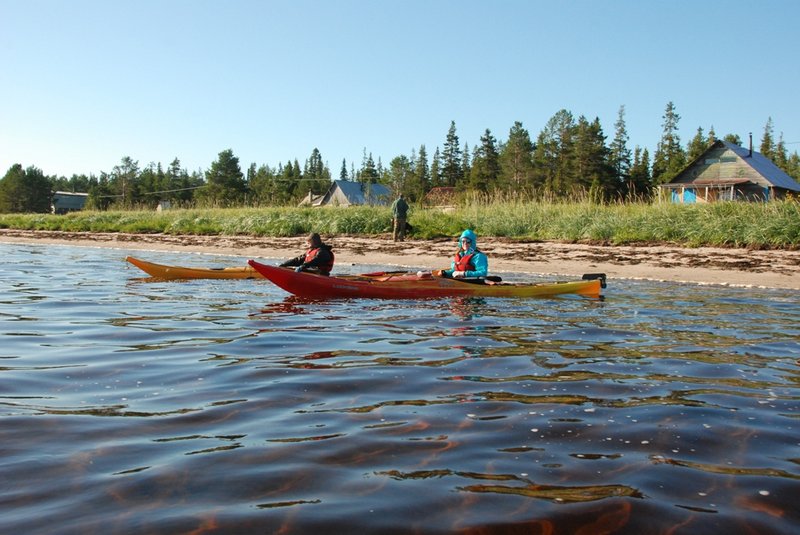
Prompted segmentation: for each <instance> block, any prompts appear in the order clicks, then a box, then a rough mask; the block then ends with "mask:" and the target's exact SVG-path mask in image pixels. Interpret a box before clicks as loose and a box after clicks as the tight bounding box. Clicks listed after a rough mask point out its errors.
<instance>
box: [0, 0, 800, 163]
mask: <svg viewBox="0 0 800 535" xmlns="http://www.w3.org/2000/svg"><path fill="white" fill-rule="evenodd" d="M798 21H800V1H796V0H762V1H761V2H752V0H725V1H719V0H708V1H704V2H697V1H696V0H672V1H669V2H665V1H657V0H652V1H650V0H604V1H600V0H547V1H544V0H497V1H483V0H482V1H476V0H369V1H368V0H286V1H277V0H258V1H257V0H225V1H222V0H135V1H134V0H130V1H128V0H0V176H2V175H4V174H5V172H6V171H7V170H8V169H9V168H10V167H11V166H12V165H14V164H17V163H18V164H21V165H22V166H23V167H25V168H27V167H29V166H35V167H37V168H39V169H41V170H42V171H43V172H44V173H45V174H46V175H57V176H64V177H67V178H69V177H70V176H72V175H73V174H86V175H91V174H94V175H99V174H100V173H101V172H111V171H112V170H113V168H114V166H116V165H119V164H120V163H121V160H122V159H123V158H124V157H130V158H132V159H133V160H134V161H137V162H138V163H139V166H140V167H146V166H147V165H149V164H150V163H156V164H157V163H161V164H162V166H163V167H164V168H166V167H167V166H169V164H170V163H171V162H172V161H173V160H174V159H175V158H177V159H179V160H180V164H181V168H183V169H187V170H188V171H189V172H193V171H204V170H207V169H208V168H209V167H210V166H211V164H212V163H213V162H214V161H215V160H217V158H218V156H219V153H220V152H222V151H225V150H228V149H230V150H232V151H233V154H234V156H236V157H237V158H239V162H240V166H241V168H242V170H243V171H246V169H247V168H248V167H249V166H250V164H252V163H255V164H256V165H257V166H261V165H264V164H266V165H269V166H270V167H273V168H274V167H277V166H278V165H279V164H285V163H286V162H289V161H294V160H295V159H296V160H297V161H298V162H300V164H301V165H303V163H304V162H305V161H306V159H308V158H309V157H310V155H311V153H312V151H313V149H314V148H317V149H318V150H319V151H320V153H321V155H322V159H323V161H325V162H326V163H327V164H328V166H329V167H330V169H331V173H332V174H333V176H334V177H338V176H339V170H340V169H341V166H342V160H343V159H344V160H346V162H347V167H348V169H349V168H350V165H351V164H354V165H355V167H356V169H358V168H359V167H360V165H361V162H362V159H363V156H364V154H365V152H366V154H371V155H372V157H373V159H374V160H375V161H376V162H377V161H378V160H379V159H380V161H381V163H382V164H383V165H384V166H385V167H388V165H389V163H390V162H391V160H392V159H393V158H395V157H397V156H400V155H406V156H409V157H410V156H411V155H412V152H413V151H418V150H419V147H420V146H421V145H425V147H426V150H427V152H428V157H429V161H430V157H431V156H432V155H433V153H434V151H435V149H436V148H437V147H439V148H440V149H441V147H442V146H443V145H444V141H445V138H446V136H447V132H448V130H449V128H450V124H451V121H454V122H455V125H456V134H457V135H458V137H459V140H460V144H461V146H462V147H463V145H464V143H466V144H468V145H469V147H470V148H472V147H474V146H475V145H477V144H479V143H480V137H481V136H482V135H483V134H484V132H485V131H486V129H489V130H490V131H491V133H492V135H493V136H494V137H495V138H496V139H497V140H498V142H503V141H505V140H506V139H507V138H508V133H509V130H510V129H511V127H512V126H513V125H514V122H515V121H519V122H521V123H522V125H523V127H525V128H526V129H527V130H528V132H529V133H530V135H531V138H532V139H534V140H535V138H536V136H537V135H538V134H539V132H540V131H541V130H542V129H543V128H544V126H545V124H546V123H547V121H548V120H549V119H550V118H551V117H553V115H555V114H556V113H557V112H558V111H559V110H562V109H565V110H567V111H569V112H571V113H572V114H573V116H574V117H575V118H576V119H577V118H578V117H580V116H585V117H586V118H587V119H589V120H590V121H591V120H594V118H599V120H600V124H601V126H602V127H603V131H604V133H605V135H606V136H607V138H608V142H609V143H610V141H611V140H612V139H613V137H614V132H615V126H614V124H615V122H616V121H617V117H618V113H619V111H620V107H621V106H624V113H625V115H624V118H625V124H626V128H627V133H628V136H629V139H628V147H629V148H631V149H633V148H634V147H635V146H640V147H642V148H647V149H648V150H649V151H650V154H651V158H652V154H653V152H654V151H655V148H656V146H657V144H658V141H659V139H660V138H661V134H662V131H663V128H662V125H663V115H664V111H665V109H666V106H667V104H668V103H669V102H672V103H673V104H674V106H675V109H676V111H677V113H678V115H679V116H680V120H679V122H678V127H679V130H678V133H679V135H680V138H681V142H682V143H683V144H684V146H685V145H686V144H687V143H688V142H689V140H691V138H692V137H693V136H694V135H695V133H696V132H697V129H698V128H703V131H704V133H706V134H707V133H708V131H709V129H710V128H712V127H713V129H714V131H715V132H716V134H717V136H718V137H722V136H724V135H726V134H737V135H739V136H740V137H741V138H742V140H743V141H744V143H745V144H746V143H747V138H748V134H749V133H750V132H752V134H753V140H754V145H755V148H756V150H758V146H759V145H760V141H761V138H762V137H763V134H764V128H765V125H766V124H767V121H768V119H770V118H771V119H772V122H773V128H774V135H775V137H776V139H777V138H778V137H779V136H781V135H782V136H783V139H784V141H785V142H786V143H787V145H786V146H787V149H788V151H789V153H790V154H791V153H793V152H800V101H798V94H800V90H798V88H800V57H798V56H800V31H798V30H797V23H798Z"/></svg>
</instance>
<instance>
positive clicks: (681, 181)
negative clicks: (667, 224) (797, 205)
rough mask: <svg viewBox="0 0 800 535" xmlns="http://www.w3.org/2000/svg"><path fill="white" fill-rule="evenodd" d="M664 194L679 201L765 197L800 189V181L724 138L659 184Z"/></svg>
mask: <svg viewBox="0 0 800 535" xmlns="http://www.w3.org/2000/svg"><path fill="white" fill-rule="evenodd" d="M659 189H660V194H661V196H662V198H664V197H667V196H668V198H669V200H671V201H672V202H676V203H695V202H714V201H739V200H741V201H765V200H772V199H781V198H784V197H786V196H787V195H797V194H798V193H800V183H798V182H797V181H796V180H794V179H793V178H792V177H790V176H789V175H787V174H786V173H785V172H784V171H782V170H781V169H780V168H778V166H777V165H775V164H774V163H773V162H772V160H770V159H769V158H767V157H765V156H764V155H762V154H760V153H758V152H754V151H753V148H752V143H751V147H750V148H749V149H745V148H743V147H740V146H739V145H736V144H734V143H729V142H727V141H723V140H721V139H718V140H716V141H715V142H714V143H713V144H711V146H710V147H708V149H706V151H705V152H704V153H703V154H701V155H700V156H699V157H697V158H696V159H695V160H694V161H693V162H691V163H690V164H689V165H688V166H686V168H685V169H684V170H683V171H681V172H680V173H678V175H677V176H676V177H675V178H673V179H672V180H671V181H670V182H668V183H666V184H661V185H660V186H659Z"/></svg>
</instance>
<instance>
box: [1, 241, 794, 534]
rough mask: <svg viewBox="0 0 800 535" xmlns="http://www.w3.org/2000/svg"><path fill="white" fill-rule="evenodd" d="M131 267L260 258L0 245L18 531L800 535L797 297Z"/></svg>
mask: <svg viewBox="0 0 800 535" xmlns="http://www.w3.org/2000/svg"><path fill="white" fill-rule="evenodd" d="M126 254H135V255H137V256H141V257H144V258H147V259H150V260H153V261H157V262H162V263H167V264H191V265H200V266H209V265H217V266H221V265H241V264H243V259H236V258H231V257H219V256H203V255H186V254H173V253H163V252H158V253H156V252H152V253H142V252H136V253H132V252H131V251H124V250H108V249H93V248H79V247H59V246H39V245H2V244H0V273H1V274H2V284H1V285H0V439H2V445H3V446H2V449H0V475H1V476H2V478H1V479H0V481H2V483H0V485H2V493H0V532H2V533H26V534H36V533H43V534H44V533H56V532H57V533H76V534H77V533H80V534H89V533H98V534H113V533H125V534H129V533H154V534H158V533H164V534H166V533H170V534H174V533H236V532H238V533H277V532H282V533H312V532H314V533H410V532H413V533H422V534H438V533H575V532H582V533H599V532H613V533H630V534H639V533H676V534H677V533H724V532H729V533H745V532H751V533H761V534H769V533H786V534H788V533H793V532H795V530H796V529H797V526H798V525H800V524H798V522H799V521H800V506H798V505H797V496H798V495H800V467H798V464H800V449H799V448H798V445H799V444H800V432H798V430H799V427H798V417H800V401H799V399H800V364H799V361H800V327H798V325H800V304H799V303H800V302H799V301H798V298H797V297H798V296H797V294H796V292H792V291H782V290H781V291H778V290H776V291H772V290H756V289H735V288H724V287H708V286H695V285H684V284H668V283H645V282H630V281H615V280H611V281H609V287H608V289H607V290H606V298H605V299H604V300H595V299H586V298H579V297H569V296H567V297H561V298H552V299H535V300H515V299H438V300H420V301H390V300H354V301H348V300H340V301H336V300H332V301H318V302H314V301H303V300H299V299H295V298H293V297H290V296H288V294H286V293H285V292H283V291H282V290H280V289H278V288H276V287H274V286H272V285H271V284H270V283H269V282H267V281H263V280H243V281H212V280H207V281H172V282H167V281H152V280H148V279H143V278H142V275H143V274H142V273H141V272H139V271H138V270H136V268H133V267H129V266H128V265H127V264H126V263H125V262H124V257H125V255H126ZM381 267H382V266H367V265H364V266H352V267H351V266H342V267H341V268H339V269H340V271H342V270H343V271H363V270H375V269H380V268H381ZM507 278H511V279H515V278H516V279H520V280H522V279H523V278H524V277H523V276H522V275H515V274H508V275H507ZM581 530H582V531H581Z"/></svg>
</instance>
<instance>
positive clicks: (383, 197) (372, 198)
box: [319, 180, 392, 206]
mask: <svg viewBox="0 0 800 535" xmlns="http://www.w3.org/2000/svg"><path fill="white" fill-rule="evenodd" d="M391 196H392V192H391V191H390V190H389V188H387V187H386V186H384V185H383V184H362V183H361V182H350V181H349V180H334V181H333V183H332V184H331V187H330V188H329V189H328V192H327V193H325V196H324V197H323V198H322V200H321V201H320V202H319V205H320V206H356V205H363V204H368V205H375V204H377V205H387V204H389V201H390V199H391Z"/></svg>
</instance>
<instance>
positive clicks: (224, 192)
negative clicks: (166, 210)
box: [198, 149, 247, 207]
mask: <svg viewBox="0 0 800 535" xmlns="http://www.w3.org/2000/svg"><path fill="white" fill-rule="evenodd" d="M246 192H247V184H246V183H245V181H244V175H243V174H242V170H241V168H240V167H239V158H237V157H236V156H234V155H233V150H231V149H227V150H224V151H222V152H220V153H219V157H218V158H217V160H216V161H214V162H213V163H212V164H211V167H210V168H209V169H208V171H206V187H205V188H203V189H202V190H200V193H199V194H198V197H199V199H200V200H201V202H202V203H204V204H205V205H207V206H215V207H230V206H237V205H239V204H241V203H242V202H243V201H244V198H245V193H246Z"/></svg>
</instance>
